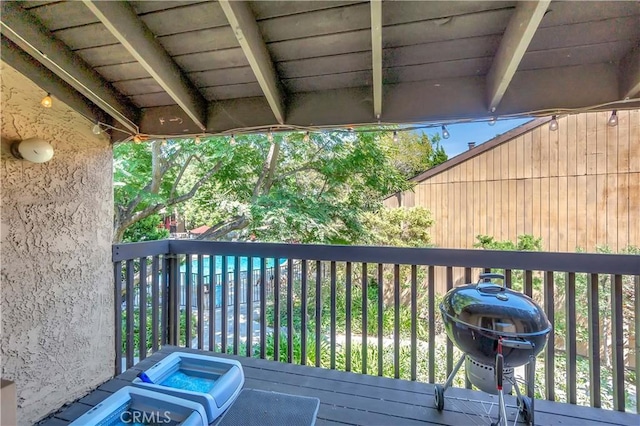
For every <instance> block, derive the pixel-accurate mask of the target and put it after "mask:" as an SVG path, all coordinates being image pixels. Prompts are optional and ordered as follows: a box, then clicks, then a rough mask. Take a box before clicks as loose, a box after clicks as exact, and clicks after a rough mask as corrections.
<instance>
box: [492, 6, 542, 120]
mask: <svg viewBox="0 0 640 426" xmlns="http://www.w3.org/2000/svg"><path fill="white" fill-rule="evenodd" d="M549 3H551V1H550V0H539V1H521V2H518V3H517V6H516V9H515V11H514V12H513V16H512V17H511V19H510V20H509V24H508V25H507V29H506V30H505V32H504V35H503V36H502V40H501V41H500V47H498V51H497V52H496V55H495V57H494V58H493V63H492V64H491V69H490V70H489V73H488V74H487V105H488V108H489V112H494V111H495V110H496V108H497V107H498V105H499V104H500V101H501V100H502V97H503V96H504V94H505V92H506V91H507V88H508V87H509V84H510V83H511V79H512V78H513V76H514V74H515V73H516V70H517V69H518V65H520V61H521V60H522V57H523V56H524V54H525V52H526V51H527V47H529V43H531V39H532V38H533V35H534V34H535V32H536V30H537V29H538V25H540V21H542V18H543V17H544V14H545V12H546V10H547V7H549Z"/></svg>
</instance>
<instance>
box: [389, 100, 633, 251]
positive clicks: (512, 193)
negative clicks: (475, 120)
mask: <svg viewBox="0 0 640 426" xmlns="http://www.w3.org/2000/svg"><path fill="white" fill-rule="evenodd" d="M610 115H611V112H592V113H583V114H577V115H569V116H562V117H559V118H558V125H559V127H558V130H556V131H552V130H550V129H549V124H548V123H549V121H550V120H549V118H544V119H536V120H533V121H531V122H529V123H527V124H524V125H522V126H519V127H517V128H515V129H513V130H511V131H509V132H507V133H505V134H503V135H500V136H498V137H496V138H494V139H492V140H490V141H488V142H486V143H484V144H482V145H479V146H476V147H475V148H471V149H469V150H468V151H467V152H465V153H463V154H461V155H458V156H456V157H454V158H452V159H450V160H449V161H447V162H445V163H443V164H441V165H439V166H437V167H434V168H433V169H431V170H428V171H426V172H425V173H422V174H421V175H419V176H416V177H415V178H413V179H412V180H413V181H415V182H416V186H415V188H414V190H413V191H406V192H404V193H399V194H396V195H394V196H392V197H389V198H388V199H387V200H385V206H387V207H397V206H406V207H411V206H423V207H426V208H428V209H429V210H430V211H431V212H432V215H433V218H434V220H435V223H434V226H433V231H432V239H433V242H434V244H435V245H436V246H437V247H443V248H472V247H473V245H474V243H475V242H476V241H477V240H476V236H477V235H479V234H483V235H489V236H493V237H494V238H496V239H497V240H500V241H502V240H511V241H515V240H516V238H517V236H518V235H521V234H532V235H534V236H536V237H542V242H543V249H544V250H547V251H561V252H567V251H568V252H572V251H575V250H576V249H578V248H582V249H585V250H587V251H594V250H595V248H596V247H597V246H608V247H609V248H610V249H612V250H614V251H618V250H622V249H624V248H626V247H627V246H629V245H634V246H640V110H630V111H618V112H617V116H618V125H617V126H615V127H611V126H608V125H607V122H608V119H609V117H610Z"/></svg>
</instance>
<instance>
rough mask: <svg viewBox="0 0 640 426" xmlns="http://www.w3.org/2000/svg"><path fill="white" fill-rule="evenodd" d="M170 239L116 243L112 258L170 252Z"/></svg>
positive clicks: (120, 258) (118, 259)
mask: <svg viewBox="0 0 640 426" xmlns="http://www.w3.org/2000/svg"><path fill="white" fill-rule="evenodd" d="M169 241H170V240H158V241H144V242H141V243H122V244H114V245H113V247H112V259H113V261H114V262H118V261H121V260H129V259H135V258H138V257H143V256H156V255H159V254H168V253H169Z"/></svg>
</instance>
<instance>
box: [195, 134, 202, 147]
mask: <svg viewBox="0 0 640 426" xmlns="http://www.w3.org/2000/svg"><path fill="white" fill-rule="evenodd" d="M200 142H201V141H200V136H196V139H195V143H196V145H200Z"/></svg>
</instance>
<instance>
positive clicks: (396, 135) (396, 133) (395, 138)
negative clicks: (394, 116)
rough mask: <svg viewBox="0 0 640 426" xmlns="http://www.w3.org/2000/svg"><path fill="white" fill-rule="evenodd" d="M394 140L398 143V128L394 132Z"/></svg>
mask: <svg viewBox="0 0 640 426" xmlns="http://www.w3.org/2000/svg"><path fill="white" fill-rule="evenodd" d="M393 141H394V142H396V143H397V142H398V131H397V130H394V132H393Z"/></svg>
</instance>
